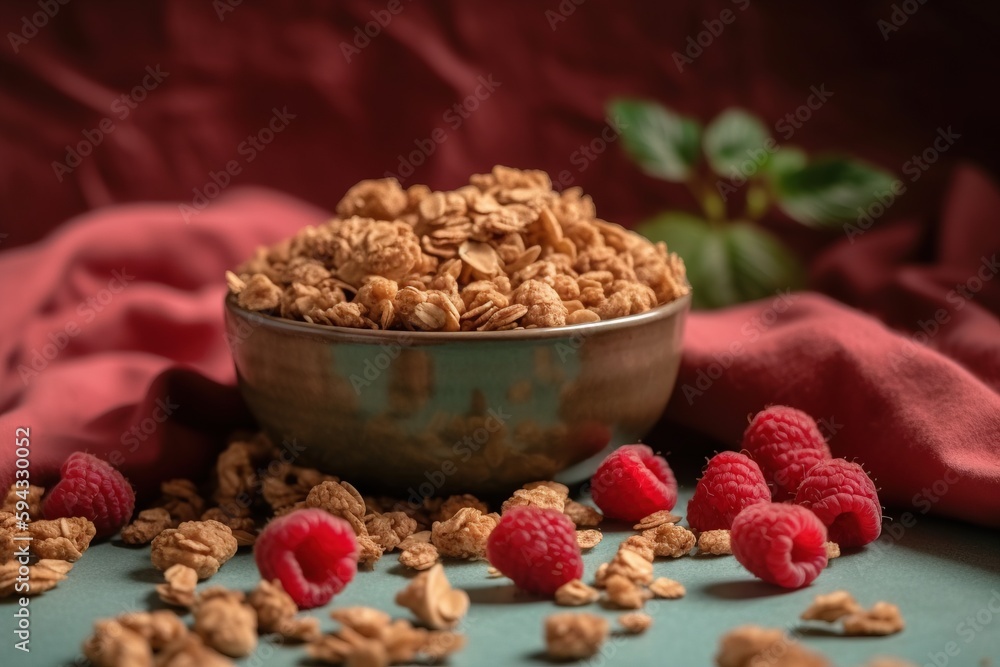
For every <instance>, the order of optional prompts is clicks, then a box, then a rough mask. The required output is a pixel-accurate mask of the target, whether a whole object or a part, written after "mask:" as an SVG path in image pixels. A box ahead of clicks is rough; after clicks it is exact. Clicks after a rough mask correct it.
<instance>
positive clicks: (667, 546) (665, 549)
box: [642, 523, 697, 558]
mask: <svg viewBox="0 0 1000 667" xmlns="http://www.w3.org/2000/svg"><path fill="white" fill-rule="evenodd" d="M642 536H643V537H645V538H646V539H648V540H649V541H650V542H652V543H653V551H654V553H655V554H656V555H657V556H660V557H667V556H669V557H671V558H680V557H681V556H684V555H687V554H689V553H691V550H692V549H694V545H695V542H697V539H696V538H695V536H694V533H692V532H691V531H690V530H688V529H687V528H684V527H683V526H678V525H676V524H673V523H664V524H661V525H659V526H657V527H656V528H651V529H649V530H645V531H643V533H642Z"/></svg>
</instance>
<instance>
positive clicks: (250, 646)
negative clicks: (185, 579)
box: [175, 586, 257, 658]
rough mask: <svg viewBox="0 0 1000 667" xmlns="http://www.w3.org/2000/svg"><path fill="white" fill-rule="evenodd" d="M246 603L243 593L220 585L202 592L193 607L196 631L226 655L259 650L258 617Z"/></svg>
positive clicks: (210, 644)
mask: <svg viewBox="0 0 1000 667" xmlns="http://www.w3.org/2000/svg"><path fill="white" fill-rule="evenodd" d="M245 601H246V596H245V595H243V593H240V592H239V591H231V590H228V589H225V588H222V587H219V586H214V587H212V588H208V589H206V590H204V591H202V592H201V595H199V596H198V601H197V603H196V604H195V607H194V631H195V632H196V633H198V635H199V636H200V637H201V638H202V639H203V640H204V641H205V644H207V645H208V646H211V647H212V648H214V649H215V650H216V651H218V652H219V653H222V654H223V655H228V656H229V657H231V658H242V657H244V656H247V655H250V654H251V653H252V652H253V651H254V649H256V648H257V614H256V612H255V611H254V609H253V608H252V607H250V606H248V605H247V604H245ZM175 618H176V617H175Z"/></svg>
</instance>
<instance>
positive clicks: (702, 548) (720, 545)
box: [698, 530, 733, 556]
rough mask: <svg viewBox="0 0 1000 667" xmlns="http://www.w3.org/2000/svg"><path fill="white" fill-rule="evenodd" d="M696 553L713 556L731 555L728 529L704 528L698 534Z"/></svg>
mask: <svg viewBox="0 0 1000 667" xmlns="http://www.w3.org/2000/svg"><path fill="white" fill-rule="evenodd" d="M698 553H703V554H711V555H713V556H727V555H732V553H733V547H732V544H731V543H730V539H729V531H728V530H706V531H705V532H703V533H701V534H699V535H698Z"/></svg>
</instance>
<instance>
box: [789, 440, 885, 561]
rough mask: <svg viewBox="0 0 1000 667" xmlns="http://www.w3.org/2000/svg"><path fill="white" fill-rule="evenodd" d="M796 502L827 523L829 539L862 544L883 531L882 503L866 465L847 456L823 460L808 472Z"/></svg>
mask: <svg viewBox="0 0 1000 667" xmlns="http://www.w3.org/2000/svg"><path fill="white" fill-rule="evenodd" d="M795 503H796V504H797V505H802V506H803V507H808V508H809V509H810V510H812V511H813V514H815V515H816V516H818V517H819V520H820V521H822V522H823V523H824V524H825V525H826V529H827V532H828V533H829V534H830V540H832V541H833V542H836V543H837V544H839V545H840V546H841V547H860V546H863V545H865V544H868V543H869V542H872V541H873V540H875V539H876V538H877V537H878V536H879V534H880V533H881V532H882V503H880V502H879V500H878V491H877V490H876V489H875V484H874V483H873V482H872V481H871V479H869V478H868V475H867V474H866V473H865V471H864V468H862V467H861V466H859V465H858V464H857V463H851V462H850V461H845V460H844V459H832V460H830V461H821V462H820V463H818V464H816V465H815V466H813V467H812V468H810V469H809V472H807V473H806V476H805V479H803V480H802V485H801V486H799V490H798V492H797V493H796V494H795Z"/></svg>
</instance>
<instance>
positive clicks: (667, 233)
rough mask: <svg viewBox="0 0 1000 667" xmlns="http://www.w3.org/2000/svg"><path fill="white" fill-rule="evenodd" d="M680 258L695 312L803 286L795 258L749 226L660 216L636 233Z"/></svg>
mask: <svg viewBox="0 0 1000 667" xmlns="http://www.w3.org/2000/svg"><path fill="white" fill-rule="evenodd" d="M637 231H639V232H640V233H641V234H643V235H645V236H646V237H647V238H649V239H650V240H652V241H664V242H665V243H666V244H667V247H668V248H669V249H670V250H671V251H673V252H676V253H677V254H678V255H680V256H681V257H682V258H683V259H684V263H685V265H686V266H687V275H688V280H689V281H690V283H691V286H692V288H693V293H692V304H693V306H694V307H695V308H719V307H722V306H729V305H732V304H734V303H741V302H743V301H753V300H754V299H761V298H765V297H768V296H772V295H774V293H775V292H777V291H778V290H782V289H786V288H787V289H795V288H797V287H799V286H801V284H802V267H801V264H800V263H799V261H798V259H797V258H796V257H795V255H794V254H792V252H791V251H789V250H788V248H786V247H785V246H784V245H783V244H782V243H781V242H780V241H779V240H778V239H776V238H775V237H774V236H772V235H771V234H769V233H768V232H767V231H765V230H763V229H761V228H760V227H757V226H756V225H753V224H750V223H747V222H735V223H730V224H725V225H710V224H709V223H707V222H705V221H704V220H701V219H700V218H697V217H695V216H693V215H689V214H687V213H677V212H671V213H664V214H662V215H660V216H657V217H656V218H653V219H652V220H650V221H648V222H646V223H644V224H643V225H640V226H639V227H638V229H637Z"/></svg>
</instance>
